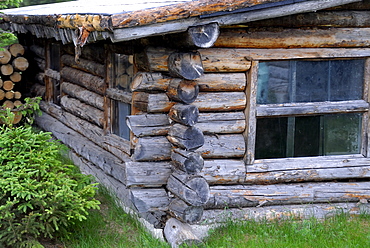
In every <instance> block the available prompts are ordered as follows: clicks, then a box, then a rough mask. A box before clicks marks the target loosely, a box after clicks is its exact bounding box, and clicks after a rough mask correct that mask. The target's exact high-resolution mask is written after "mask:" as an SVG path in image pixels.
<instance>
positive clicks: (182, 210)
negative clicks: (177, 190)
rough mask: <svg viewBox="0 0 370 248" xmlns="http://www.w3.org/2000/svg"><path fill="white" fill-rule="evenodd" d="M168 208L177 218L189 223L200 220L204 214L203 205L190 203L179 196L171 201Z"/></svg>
mask: <svg viewBox="0 0 370 248" xmlns="http://www.w3.org/2000/svg"><path fill="white" fill-rule="evenodd" d="M168 210H169V211H170V213H171V215H173V216H174V217H175V218H176V219H178V220H180V221H182V222H184V223H189V224H195V223H197V222H199V221H200V220H201V219H202V216H203V207H201V206H191V205H188V204H187V203H186V202H184V201H183V200H180V199H178V198H175V199H173V200H172V201H171V203H170V205H169V206H168Z"/></svg>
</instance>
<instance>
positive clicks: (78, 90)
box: [61, 82, 104, 110]
mask: <svg viewBox="0 0 370 248" xmlns="http://www.w3.org/2000/svg"><path fill="white" fill-rule="evenodd" d="M61 87H62V91H63V92H64V93H66V94H68V95H69V96H71V97H74V98H77V99H78V100H80V101H82V102H84V103H87V104H89V105H91V106H94V107H96V108H98V109H100V110H104V97H102V96H101V95H99V94H96V93H95V92H92V91H90V90H88V89H86V88H83V87H81V86H78V85H76V84H71V83H69V82H63V83H62V85H61Z"/></svg>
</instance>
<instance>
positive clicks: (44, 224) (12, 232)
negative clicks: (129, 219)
mask: <svg viewBox="0 0 370 248" xmlns="http://www.w3.org/2000/svg"><path fill="white" fill-rule="evenodd" d="M60 148H61V145H60V143H58V142H57V141H55V140H52V139H51V135H50V133H46V132H38V133H35V132H34V131H33V130H32V128H31V127H30V126H27V127H26V126H23V127H16V128H14V127H13V128H12V127H6V126H5V125H4V126H3V127H1V126H0V247H17V248H18V247H42V246H40V244H39V245H38V246H37V245H35V243H37V242H36V241H37V239H38V238H54V237H55V235H56V234H58V233H61V232H62V233H63V232H64V235H65V232H66V230H67V227H68V226H69V225H71V224H74V223H75V222H77V221H82V220H85V219H86V216H87V215H88V212H87V210H88V209H98V208H99V201H97V200H95V199H94V198H93V197H94V195H95V192H96V185H94V184H91V178H90V177H88V176H86V175H83V174H81V173H79V171H78V169H76V167H75V166H73V165H65V164H63V163H62V162H61V160H60V159H59V156H60V155H59V150H60Z"/></svg>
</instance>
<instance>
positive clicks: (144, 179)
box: [125, 162, 172, 188]
mask: <svg viewBox="0 0 370 248" xmlns="http://www.w3.org/2000/svg"><path fill="white" fill-rule="evenodd" d="M125 171H126V181H125V184H126V186H127V187H131V186H135V187H153V188H154V187H161V186H163V185H165V184H166V183H167V180H168V177H169V176H170V174H171V173H172V170H171V165H170V163H168V162H128V163H126V166H125Z"/></svg>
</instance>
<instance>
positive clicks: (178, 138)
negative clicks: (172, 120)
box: [167, 124, 204, 151]
mask: <svg viewBox="0 0 370 248" xmlns="http://www.w3.org/2000/svg"><path fill="white" fill-rule="evenodd" d="M167 139H168V140H169V141H170V142H171V143H172V144H173V145H175V146H178V147H180V148H183V149H186V150H188V151H192V150H195V149H197V148H199V147H201V146H202V145H203V144H204V136H203V133H202V131H200V130H199V129H198V128H196V127H188V126H185V125H182V124H174V125H173V126H172V127H171V128H170V131H169V132H168V136H167Z"/></svg>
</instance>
